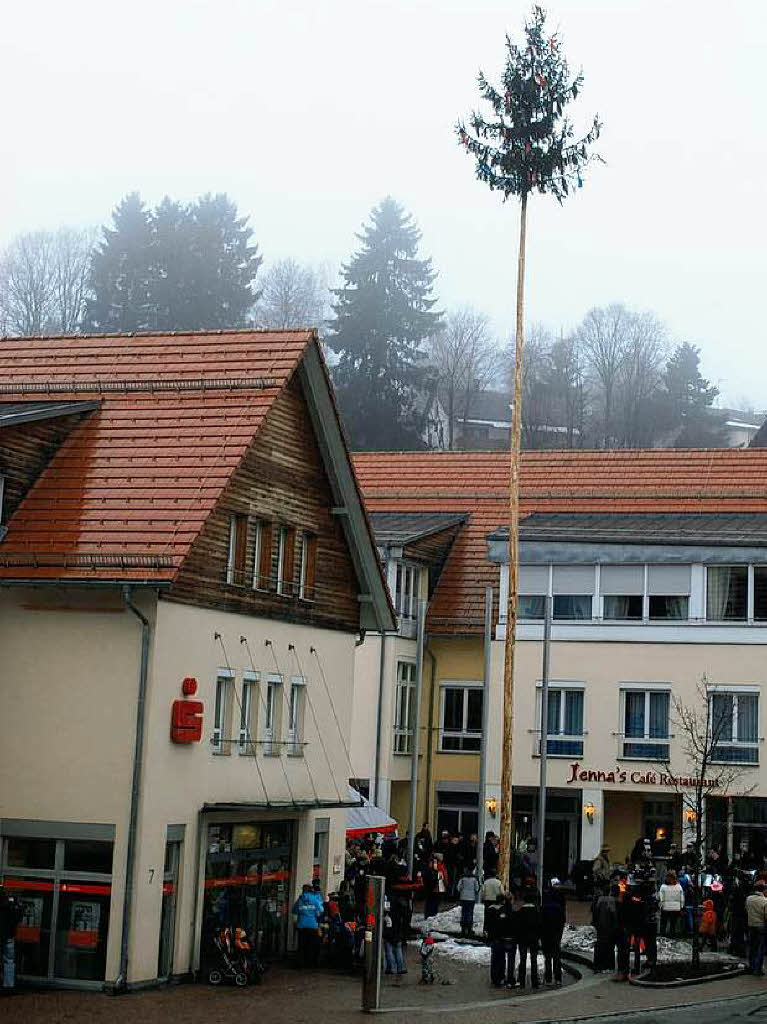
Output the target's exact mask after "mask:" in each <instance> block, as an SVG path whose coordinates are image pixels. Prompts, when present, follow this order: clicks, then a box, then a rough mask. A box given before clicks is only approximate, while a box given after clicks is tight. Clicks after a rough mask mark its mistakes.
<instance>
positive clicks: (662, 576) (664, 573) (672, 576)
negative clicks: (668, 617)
mask: <svg viewBox="0 0 767 1024" xmlns="http://www.w3.org/2000/svg"><path fill="white" fill-rule="evenodd" d="M647 568H648V576H649V580H648V588H649V591H650V593H651V594H660V595H665V596H666V597H672V596H673V597H680V596H682V595H684V594H689V593H690V566H689V565H650V566H648V567H647Z"/></svg>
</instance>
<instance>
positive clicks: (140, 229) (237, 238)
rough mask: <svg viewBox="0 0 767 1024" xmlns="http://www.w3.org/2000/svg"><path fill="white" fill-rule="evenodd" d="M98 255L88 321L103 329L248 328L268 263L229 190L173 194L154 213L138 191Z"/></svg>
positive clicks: (94, 262)
mask: <svg viewBox="0 0 767 1024" xmlns="http://www.w3.org/2000/svg"><path fill="white" fill-rule="evenodd" d="M113 221H114V226H113V227H112V228H104V239H103V241H102V242H101V244H100V245H99V246H98V247H97V249H96V251H95V253H94V255H93V259H92V262H91V277H90V287H91V291H92V299H91V301H90V302H89V303H88V310H87V315H86V324H87V327H88V329H90V330H97V331H146V330H152V331H195V330H206V329H209V330H223V329H226V328H230V327H245V326H247V324H248V323H249V322H250V313H251V310H252V308H253V305H254V303H255V302H256V300H257V298H258V293H257V292H256V290H255V279H256V274H257V273H258V268H259V266H260V265H261V257H260V256H259V255H258V247H257V246H255V245H252V244H251V241H250V240H251V236H252V234H253V231H252V229H251V228H250V227H249V226H248V223H247V218H246V217H239V216H238V213H237V206H236V205H235V203H233V202H232V201H231V200H230V199H229V198H228V197H227V196H226V195H224V194H220V195H216V196H210V195H206V196H202V197H201V198H200V199H198V200H197V201H196V202H195V203H192V204H190V205H183V204H181V203H178V202H175V201H173V200H172V199H170V198H168V197H167V196H166V197H165V199H163V201H162V202H161V203H160V205H159V206H158V207H157V208H156V209H155V210H154V211H153V212H150V211H149V210H147V209H146V208H145V206H144V204H143V203H142V202H141V199H140V198H139V196H138V194H137V193H132V194H131V195H129V196H127V197H126V198H125V199H124V200H123V201H122V202H121V203H120V205H119V206H118V207H117V209H116V210H115V211H114V214H113Z"/></svg>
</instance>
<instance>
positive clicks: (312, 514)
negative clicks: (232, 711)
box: [164, 377, 360, 631]
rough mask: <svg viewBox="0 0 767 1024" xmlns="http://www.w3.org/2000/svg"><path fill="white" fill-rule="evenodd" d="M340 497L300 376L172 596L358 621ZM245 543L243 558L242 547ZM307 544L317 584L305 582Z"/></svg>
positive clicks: (247, 610)
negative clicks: (337, 506) (337, 503)
mask: <svg viewBox="0 0 767 1024" xmlns="http://www.w3.org/2000/svg"><path fill="white" fill-rule="evenodd" d="M333 504H334V502H333V495H332V491H331V487H330V482H329V480H328V476H327V473H326V470H325V465H324V463H323V459H322V456H321V453H320V449H319V446H318V443H317V439H316V437H315V434H314V430H313V428H312V423H311V420H310V416H309V411H308V408H307V402H306V398H305V396H304V393H303V391H302V388H301V385H300V384H299V382H298V380H297V378H296V377H294V378H293V379H292V380H291V382H290V383H289V384H288V385H287V386H286V387H285V388H283V390H282V392H281V394H280V395H279V396H278V397H277V398H276V399H275V401H274V403H273V405H272V407H271V409H270V410H269V413H268V415H267V417H266V421H265V423H264V425H263V426H262V427H261V429H260V430H259V432H258V434H257V436H256V438H255V440H254V441H253V443H252V444H251V446H250V448H249V450H248V452H247V453H246V455H245V456H244V458H243V460H242V462H241V463H240V465H239V467H238V468H237V469H236V470H235V472H234V474H233V476H232V478H231V480H230V482H229V484H228V485H227V487H226V489H225V490H224V492H223V494H222V496H221V498H220V500H219V501H218V503H217V505H216V508H215V509H214V511H213V512H212V514H211V515H210V516H209V517H208V519H207V521H206V523H205V525H204V526H203V528H202V530H201V532H200V535H199V537H198V538H197V540H196V542H195V543H194V545H193V547H192V550H191V551H190V553H189V555H188V556H187V558H186V559H185V561H184V563H183V564H182V566H181V568H180V570H179V573H178V577H177V580H176V582H175V583H174V584H173V586H172V587H171V588H170V590H169V592H168V593H167V594H165V595H164V596H165V598H166V599H169V600H173V601H180V602H185V603H190V604H197V605H203V606H207V607H220V608H223V609H226V610H227V611H235V612H241V613H244V614H248V615H259V616H264V617H266V618H279V619H287V620H289V621H294V622H302V623H306V624H313V625H318V626H324V627H328V628H333V629H343V630H349V631H356V630H358V629H359V626H360V605H359V600H358V594H359V592H360V586H359V582H358V579H357V575H356V572H355V569H354V565H353V562H352V558H351V555H350V553H349V549H348V545H347V542H346V539H345V536H344V531H343V529H342V527H341V523H340V521H339V517H338V516H335V515H333V514H332V512H331V509H332V507H333ZM233 517H235V522H236V523H237V525H235V526H233V525H232V524H233ZM236 517H244V519H245V523H246V534H245V537H244V538H243V537H242V534H241V532H240V531H241V529H242V523H243V520H242V519H239V520H237V519H236ZM240 545H244V557H242V556H241V555H239V556H238V551H239V550H240ZM285 545H287V546H288V547H287V549H286V550H285V552H284V556H283V560H282V568H283V569H284V570H285V572H286V574H287V576H288V577H289V578H286V579H281V572H280V554H281V548H282V547H284V546H285ZM305 545H306V548H307V554H308V556H309V558H310V562H311V570H312V575H313V587H311V586H305V587H304V588H303V590H302V588H301V581H302V575H306V573H303V574H302V568H305V567H306V566H305V564H304V546H305ZM227 568H228V569H229V571H228V572H227ZM267 568H268V574H267V571H266V570H267ZM254 580H255V581H256V582H257V584H258V586H255V585H254ZM280 582H281V587H280V589H281V592H280V593H278V584H279V583H280ZM311 582H312V581H311V580H310V579H309V580H305V583H311ZM307 597H309V598H310V599H308V600H307V599H306V598H307Z"/></svg>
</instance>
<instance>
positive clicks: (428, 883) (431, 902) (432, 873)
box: [421, 857, 441, 919]
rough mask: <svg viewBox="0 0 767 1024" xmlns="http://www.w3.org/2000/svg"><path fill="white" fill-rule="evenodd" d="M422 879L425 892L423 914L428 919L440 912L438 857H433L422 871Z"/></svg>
mask: <svg viewBox="0 0 767 1024" xmlns="http://www.w3.org/2000/svg"><path fill="white" fill-rule="evenodd" d="M421 881H422V883H423V894H424V907H423V916H424V917H425V918H427V919H428V918H430V917H434V915H435V914H437V913H438V912H439V900H440V895H441V894H440V888H439V883H440V874H439V869H438V867H437V859H436V857H432V859H431V860H430V861H429V863H428V864H427V865H426V867H425V868H424V869H423V871H422V872H421Z"/></svg>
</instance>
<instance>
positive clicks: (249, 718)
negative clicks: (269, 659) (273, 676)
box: [237, 672, 259, 756]
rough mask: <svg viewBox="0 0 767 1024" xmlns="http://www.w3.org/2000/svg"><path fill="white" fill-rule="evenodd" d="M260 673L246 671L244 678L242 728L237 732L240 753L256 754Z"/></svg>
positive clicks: (241, 707)
mask: <svg viewBox="0 0 767 1024" xmlns="http://www.w3.org/2000/svg"><path fill="white" fill-rule="evenodd" d="M258 678H259V677H258V673H257V672H246V673H244V675H243V679H242V699H241V701H240V729H239V732H238V734H237V749H238V751H239V752H240V754H249V755H251V756H255V754H256V753H257V745H256V738H255V737H256V725H257V719H258V714H257V708H258Z"/></svg>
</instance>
